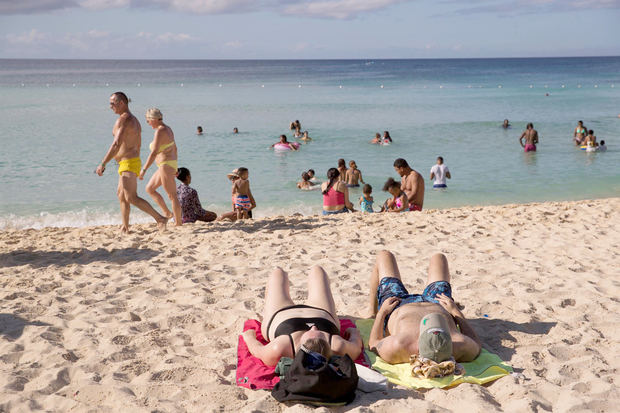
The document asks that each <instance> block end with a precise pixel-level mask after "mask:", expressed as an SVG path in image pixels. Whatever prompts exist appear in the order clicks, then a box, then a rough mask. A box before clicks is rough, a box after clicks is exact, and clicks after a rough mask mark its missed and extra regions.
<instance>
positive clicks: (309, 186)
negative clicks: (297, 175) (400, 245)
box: [297, 172, 316, 190]
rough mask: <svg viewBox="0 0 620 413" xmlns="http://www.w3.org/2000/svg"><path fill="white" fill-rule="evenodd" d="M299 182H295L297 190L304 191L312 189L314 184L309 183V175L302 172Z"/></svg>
mask: <svg viewBox="0 0 620 413" xmlns="http://www.w3.org/2000/svg"><path fill="white" fill-rule="evenodd" d="M301 179H302V180H301V181H300V182H297V188H299V189H305V190H309V189H313V188H314V187H315V186H316V184H315V183H314V182H312V181H310V175H309V174H308V172H302V173H301Z"/></svg>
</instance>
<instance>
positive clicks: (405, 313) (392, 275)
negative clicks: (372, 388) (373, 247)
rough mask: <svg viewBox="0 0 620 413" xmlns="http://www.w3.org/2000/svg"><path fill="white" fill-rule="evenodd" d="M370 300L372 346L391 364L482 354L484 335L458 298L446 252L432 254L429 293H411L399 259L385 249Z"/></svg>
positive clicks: (375, 270)
mask: <svg viewBox="0 0 620 413" xmlns="http://www.w3.org/2000/svg"><path fill="white" fill-rule="evenodd" d="M369 298H370V300H369V304H370V311H371V314H372V315H373V316H375V321H374V324H373V326H372V330H371V332H370V338H369V340H368V347H369V348H370V349H371V350H372V351H374V352H375V353H377V354H378V355H379V356H380V357H381V358H382V359H383V360H385V361H386V362H388V363H390V364H397V363H408V362H409V360H410V356H411V355H415V354H419V355H420V356H421V357H424V358H427V359H431V360H433V361H435V362H437V363H440V362H442V361H444V360H449V359H451V358H454V360H455V361H457V362H461V361H472V360H474V359H475V358H476V357H477V356H478V354H479V353H480V348H481V346H480V340H479V339H478V336H477V335H476V333H475V332H474V330H473V329H472V328H471V327H470V325H469V324H468V323H467V321H466V320H465V317H464V316H463V313H462V312H461V311H460V310H459V309H458V307H457V305H456V303H455V302H454V301H453V300H452V288H451V287H450V273H449V271H448V261H447V260H446V257H445V255H443V254H435V255H433V256H432V257H431V262H430V265H429V268H428V281H427V285H426V288H425V289H424V292H423V293H422V294H409V293H408V292H407V289H406V288H405V286H404V285H403V283H402V281H401V279H400V273H399V271H398V265H397V264H396V258H394V255H393V254H392V253H391V252H389V251H381V252H380V253H379V254H378V255H377V262H376V263H375V266H374V268H373V271H372V275H371V277H370V297H369ZM457 325H458V326H459V328H460V331H459V330H458V329H457V328H456V326H457Z"/></svg>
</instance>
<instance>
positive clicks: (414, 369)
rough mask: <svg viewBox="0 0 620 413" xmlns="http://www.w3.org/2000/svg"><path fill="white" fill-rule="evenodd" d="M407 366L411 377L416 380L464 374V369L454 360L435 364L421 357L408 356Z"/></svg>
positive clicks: (417, 355)
mask: <svg viewBox="0 0 620 413" xmlns="http://www.w3.org/2000/svg"><path fill="white" fill-rule="evenodd" d="M409 364H411V375H412V376H413V377H418V378H426V379H432V378H435V377H444V376H450V375H452V374H454V375H457V376H458V375H461V374H465V369H464V368H463V366H461V365H460V364H459V363H457V362H456V361H455V360H454V357H453V358H451V359H450V360H445V361H442V362H441V363H437V362H436V361H433V360H431V359H427V358H424V357H421V356H420V355H419V354H413V355H411V356H409Z"/></svg>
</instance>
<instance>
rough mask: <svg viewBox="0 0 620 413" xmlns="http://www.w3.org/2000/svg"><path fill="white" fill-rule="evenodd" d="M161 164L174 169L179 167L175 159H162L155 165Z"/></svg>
mask: <svg viewBox="0 0 620 413" xmlns="http://www.w3.org/2000/svg"><path fill="white" fill-rule="evenodd" d="M162 165H168V166H170V167H172V168H174V170H175V171H176V170H177V169H179V163H178V162H177V160H176V159H175V160H174V161H163V162H160V163H158V164H157V166H162Z"/></svg>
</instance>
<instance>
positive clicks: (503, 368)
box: [355, 319, 512, 389]
mask: <svg viewBox="0 0 620 413" xmlns="http://www.w3.org/2000/svg"><path fill="white" fill-rule="evenodd" d="M373 322H374V320H372V319H369V320H357V321H356V322H355V324H356V325H357V328H358V329H359V331H360V334H361V335H362V339H363V340H364V348H368V337H370V330H371V329H372V324H373ZM366 355H367V356H368V358H369V359H370V364H371V366H372V368H373V369H375V370H377V371H378V372H379V373H381V374H383V375H384V376H385V377H387V378H388V380H389V381H391V382H392V383H394V384H399V385H401V386H405V387H412V388H414V389H431V388H433V387H439V388H443V387H451V386H456V385H457V384H461V383H476V384H484V383H488V382H490V381H493V380H497V379H499V378H500V377H503V376H507V375H508V374H510V373H512V367H510V366H509V365H507V364H506V363H504V362H503V361H502V360H501V359H500V358H499V357H498V356H497V355H496V354H493V353H489V352H488V351H486V350H485V349H482V351H481V352H480V355H479V356H478V357H477V358H476V360H474V361H472V362H470V363H460V364H461V365H462V366H463V367H464V368H465V375H463V376H446V377H439V378H435V379H420V378H417V377H414V376H412V375H411V365H410V364H409V363H400V364H389V363H386V362H385V361H384V360H383V359H382V358H381V357H379V356H377V355H376V354H375V353H374V352H372V351H366Z"/></svg>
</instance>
